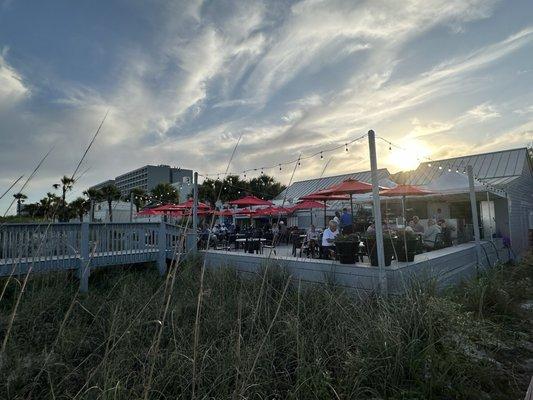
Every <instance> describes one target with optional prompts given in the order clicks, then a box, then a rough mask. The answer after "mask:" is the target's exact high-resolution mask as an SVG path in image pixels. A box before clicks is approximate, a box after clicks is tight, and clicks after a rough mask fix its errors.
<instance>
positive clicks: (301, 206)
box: [291, 200, 327, 224]
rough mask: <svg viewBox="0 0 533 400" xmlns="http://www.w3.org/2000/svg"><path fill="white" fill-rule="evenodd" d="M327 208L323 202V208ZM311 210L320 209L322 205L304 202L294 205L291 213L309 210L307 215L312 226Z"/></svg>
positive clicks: (310, 201) (314, 202) (308, 201)
mask: <svg viewBox="0 0 533 400" xmlns="http://www.w3.org/2000/svg"><path fill="white" fill-rule="evenodd" d="M325 207H327V206H326V205H325V202H324V208H325ZM313 208H322V203H319V202H318V201H314V200H304V201H300V202H298V203H296V204H295V205H294V206H293V207H292V208H291V211H293V212H294V211H298V210H309V214H310V216H311V224H313Z"/></svg>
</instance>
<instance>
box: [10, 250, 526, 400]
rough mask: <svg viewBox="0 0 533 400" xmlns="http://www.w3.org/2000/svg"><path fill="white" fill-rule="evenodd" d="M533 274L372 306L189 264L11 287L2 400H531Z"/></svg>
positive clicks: (272, 276)
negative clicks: (81, 287) (83, 283)
mask: <svg viewBox="0 0 533 400" xmlns="http://www.w3.org/2000/svg"><path fill="white" fill-rule="evenodd" d="M532 279H533V264H532V262H531V260H526V261H524V262H522V263H521V264H519V265H515V266H511V265H503V266H498V267H495V268H493V269H491V270H489V271H486V272H485V273H483V274H482V275H481V276H479V277H477V278H476V279H473V280H471V281H468V282H465V283H464V284H463V285H462V286H460V287H458V288H454V289H450V290H448V291H446V292H445V293H437V292H436V291H435V288H434V286H433V285H425V286H416V285H415V286H413V287H412V288H411V289H410V290H409V291H408V292H407V293H405V294H404V295H401V296H389V297H387V298H378V297H372V296H370V297H368V296H366V297H364V298H362V297H360V296H357V295H356V294H354V293H351V292H349V291H346V290H344V289H342V288H339V287H335V286H334V285H325V286H324V285H312V286H311V285H305V284H303V283H301V282H298V281H294V280H292V281H291V279H290V277H289V276H288V275H287V273H286V272H285V271H283V270H281V269H279V268H274V267H270V268H269V269H268V271H263V273H262V274H259V275H257V276H256V277H253V278H249V277H247V278H243V277H240V276H238V275H236V274H235V273H234V272H232V271H231V270H219V271H206V272H205V274H204V275H203V276H202V274H201V268H200V264H199V263H198V262H189V263H187V264H185V265H182V266H180V267H179V268H177V269H172V270H171V271H170V273H169V274H168V276H167V277H166V279H163V278H161V277H160V276H158V274H157V272H156V271H155V268H150V267H149V266H145V267H143V268H140V267H136V268H133V267H129V268H128V267H124V268H122V269H118V270H108V271H100V272H95V273H94V274H93V275H92V277H91V287H90V291H89V293H87V294H82V293H79V292H78V291H77V284H76V281H75V279H74V277H73V276H71V275H67V274H47V275H41V276H35V277H31V278H30V279H29V280H28V283H27V285H26V287H25V288H24V292H21V288H22V287H23V283H22V280H18V279H15V278H14V277H12V278H10V279H4V280H2V281H0V282H1V286H0V288H1V291H2V292H1V296H2V298H1V301H0V318H1V319H0V339H1V342H2V353H1V358H0V376H1V381H0V398H2V399H30V398H31V399H142V398H145V399H176V398H178V399H179V398H183V399H191V398H195V399H244V398H248V399H505V400H508V399H522V398H523V396H524V394H525V391H526V389H527V385H528V383H529V377H530V376H531V372H532V371H531V367H532V364H531V359H532V358H533V338H532V336H533V334H532V332H533V330H532V315H533V308H532V307H531V305H532V303H531V299H532V298H533V296H532V294H533V286H532Z"/></svg>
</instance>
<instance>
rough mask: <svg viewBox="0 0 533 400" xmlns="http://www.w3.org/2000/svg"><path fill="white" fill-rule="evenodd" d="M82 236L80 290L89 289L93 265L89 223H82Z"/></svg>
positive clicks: (79, 270) (79, 272) (79, 271)
mask: <svg viewBox="0 0 533 400" xmlns="http://www.w3.org/2000/svg"><path fill="white" fill-rule="evenodd" d="M80 229H81V238H80V260H79V263H80V265H79V268H78V278H79V280H80V292H83V293H85V292H87V291H88V290H89V276H90V275H91V266H90V259H89V223H88V222H82V223H81V228H80Z"/></svg>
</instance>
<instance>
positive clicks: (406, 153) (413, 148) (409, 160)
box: [387, 139, 430, 171]
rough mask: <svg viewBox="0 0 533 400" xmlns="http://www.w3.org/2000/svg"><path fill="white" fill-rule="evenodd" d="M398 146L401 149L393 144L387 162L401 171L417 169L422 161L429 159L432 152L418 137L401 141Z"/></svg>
mask: <svg viewBox="0 0 533 400" xmlns="http://www.w3.org/2000/svg"><path fill="white" fill-rule="evenodd" d="M398 146H399V147H401V149H400V148H398V147H395V146H391V147H390V150H388V152H389V155H388V157H387V163H388V164H389V165H390V166H391V168H393V169H397V170H399V171H405V170H411V169H415V168H416V167H418V165H419V164H420V163H421V162H423V161H427V157H428V156H429V154H430V151H429V149H428V148H427V146H426V145H425V144H424V143H423V142H421V141H419V140H416V139H409V140H404V141H401V142H399V143H398Z"/></svg>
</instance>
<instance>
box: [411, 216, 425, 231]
mask: <svg viewBox="0 0 533 400" xmlns="http://www.w3.org/2000/svg"><path fill="white" fill-rule="evenodd" d="M413 222H414V223H415V226H414V227H413V230H414V231H415V232H416V233H424V227H423V226H422V224H421V223H420V218H418V217H417V216H416V215H415V216H414V217H413Z"/></svg>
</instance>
